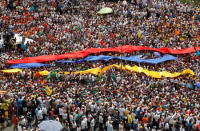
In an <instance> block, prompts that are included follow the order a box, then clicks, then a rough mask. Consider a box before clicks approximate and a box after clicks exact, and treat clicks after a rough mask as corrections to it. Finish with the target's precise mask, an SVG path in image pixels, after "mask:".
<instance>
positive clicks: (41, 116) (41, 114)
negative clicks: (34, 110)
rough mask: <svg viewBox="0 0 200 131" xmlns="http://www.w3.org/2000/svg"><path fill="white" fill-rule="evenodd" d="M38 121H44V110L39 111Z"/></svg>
mask: <svg viewBox="0 0 200 131" xmlns="http://www.w3.org/2000/svg"><path fill="white" fill-rule="evenodd" d="M38 119H39V120H42V119H43V113H42V110H39V111H38Z"/></svg>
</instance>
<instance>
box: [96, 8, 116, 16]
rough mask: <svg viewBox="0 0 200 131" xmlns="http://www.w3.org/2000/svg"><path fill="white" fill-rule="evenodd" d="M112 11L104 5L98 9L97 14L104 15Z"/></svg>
mask: <svg viewBox="0 0 200 131" xmlns="http://www.w3.org/2000/svg"><path fill="white" fill-rule="evenodd" d="M112 12H113V10H112V9H111V8H109V7H104V8H102V9H100V11H99V12H98V13H97V14H101V15H105V14H110V13H112Z"/></svg>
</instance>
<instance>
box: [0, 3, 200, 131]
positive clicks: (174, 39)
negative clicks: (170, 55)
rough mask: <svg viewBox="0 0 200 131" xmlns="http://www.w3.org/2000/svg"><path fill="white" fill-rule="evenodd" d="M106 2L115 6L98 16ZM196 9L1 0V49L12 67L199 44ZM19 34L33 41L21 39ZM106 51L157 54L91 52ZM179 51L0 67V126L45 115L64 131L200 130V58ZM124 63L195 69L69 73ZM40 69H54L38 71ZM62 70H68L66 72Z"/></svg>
mask: <svg viewBox="0 0 200 131" xmlns="http://www.w3.org/2000/svg"><path fill="white" fill-rule="evenodd" d="M103 7H110V8H112V10H113V13H111V14H107V15H98V14H97V12H98V11H99V10H100V9H101V8H103ZM199 13H200V9H199V7H198V6H197V5H195V6H193V5H188V4H184V3H181V2H180V1H179V0H124V1H109V0H97V1H96V0H91V1H87V0H71V1H70V0H34V1H33V0H2V1H1V2H0V27H1V28H0V32H3V33H4V34H5V35H6V36H7V37H6V38H7V39H5V43H6V44H5V45H4V47H3V48H2V49H1V54H0V58H1V61H0V69H1V70H6V69H9V68H10V66H11V65H9V64H7V63H6V60H14V59H21V58H24V57H34V56H40V55H57V54H63V53H66V52H75V51H79V50H84V49H88V48H109V47H117V46H120V45H135V46H147V47H151V48H161V47H168V48H171V49H185V48H188V47H195V46H196V47H197V46H200V45H199V41H200V30H199V26H200V25H199V19H200V16H199ZM14 34H20V35H21V36H23V37H26V38H30V39H32V40H33V42H28V43H27V44H24V43H23V42H22V43H21V44H20V45H17V44H16V38H15V37H14ZM8 38H9V39H8ZM101 54H103V55H110V56H120V55H123V56H132V55H139V56H140V57H141V58H142V59H151V58H155V57H156V56H155V55H154V54H153V52H152V51H137V52H132V53H124V54H119V53H113V52H112V53H110V52H105V53H98V54H93V55H101ZM162 55H164V54H161V56H162ZM174 56H176V57H177V58H178V61H167V62H164V63H161V64H146V63H135V62H128V61H121V60H115V59H114V60H110V61H96V62H84V63H73V64H72V63H68V64H66V63H59V64H58V63H56V62H55V61H50V62H45V63H48V64H51V66H48V67H39V68H30V69H23V70H22V72H17V73H3V72H0V78H1V79H0V87H1V91H6V93H5V92H4V93H1V94H0V96H1V97H0V104H1V106H0V126H1V129H2V130H6V129H8V127H9V126H11V125H13V127H14V129H13V130H23V131H26V130H28V129H33V130H40V129H39V126H38V125H39V124H40V123H41V122H43V121H44V120H56V121H59V122H60V123H62V125H63V130H64V131H69V130H72V131H89V130H91V131H95V130H99V131H103V130H107V131H113V130H119V131H129V130H133V131H148V130H149V131H150V130H158V131H159V130H164V131H200V72H199V70H200V64H199V62H200V61H199V57H196V53H190V54H183V55H174ZM70 60H75V59H70ZM121 63H122V64H123V65H131V66H134V65H137V66H140V67H143V68H145V69H148V70H153V71H168V72H181V71H183V70H184V69H191V70H192V71H193V72H194V73H195V75H194V76H191V75H188V74H186V75H181V76H179V77H176V78H167V77H162V78H161V79H157V78H151V77H149V76H147V75H145V74H144V73H136V72H130V71H126V70H120V69H116V68H111V69H110V70H107V71H106V72H105V73H103V74H102V75H100V74H99V75H94V74H89V73H87V74H74V73H72V72H75V71H80V70H87V69H91V68H95V67H100V68H103V67H105V66H108V65H112V64H121ZM43 70H48V71H50V73H49V74H48V75H41V74H40V73H38V72H39V71H43ZM65 71H69V72H71V73H70V74H64V73H62V72H65ZM47 87H48V88H49V89H50V90H51V91H52V92H51V94H50V95H48V94H47V92H46V90H47Z"/></svg>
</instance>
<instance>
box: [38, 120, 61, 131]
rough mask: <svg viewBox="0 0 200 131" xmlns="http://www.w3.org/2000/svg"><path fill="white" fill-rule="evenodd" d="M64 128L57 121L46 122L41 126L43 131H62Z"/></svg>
mask: <svg viewBox="0 0 200 131" xmlns="http://www.w3.org/2000/svg"><path fill="white" fill-rule="evenodd" d="M62 128H63V127H62V125H61V123H60V122H59V121H55V120H46V121H42V122H41V123H40V124H39V129H40V130H41V131H61V130H62Z"/></svg>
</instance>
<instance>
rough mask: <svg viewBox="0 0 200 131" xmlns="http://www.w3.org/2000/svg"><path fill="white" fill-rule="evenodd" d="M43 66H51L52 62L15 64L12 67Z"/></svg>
mask: <svg viewBox="0 0 200 131" xmlns="http://www.w3.org/2000/svg"><path fill="white" fill-rule="evenodd" d="M41 66H51V65H50V64H42V63H23V64H14V65H12V66H11V67H10V68H20V69H23V68H35V67H41Z"/></svg>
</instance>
